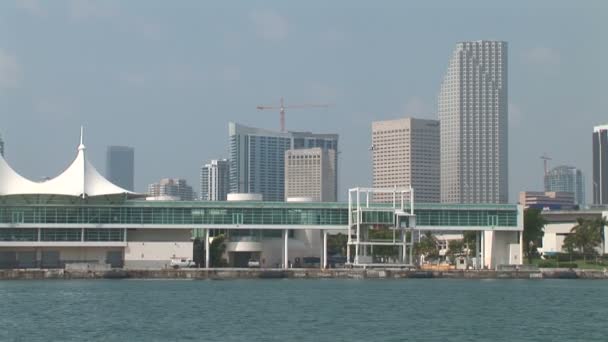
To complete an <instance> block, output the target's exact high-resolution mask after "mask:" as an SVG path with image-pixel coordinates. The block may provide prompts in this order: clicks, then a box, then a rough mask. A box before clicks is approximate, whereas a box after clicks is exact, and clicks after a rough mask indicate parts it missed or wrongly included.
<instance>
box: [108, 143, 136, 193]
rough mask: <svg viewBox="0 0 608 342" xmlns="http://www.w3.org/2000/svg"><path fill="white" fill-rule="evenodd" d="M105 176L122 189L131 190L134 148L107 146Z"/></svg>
mask: <svg viewBox="0 0 608 342" xmlns="http://www.w3.org/2000/svg"><path fill="white" fill-rule="evenodd" d="M106 178H107V179H108V180H109V181H110V182H112V183H114V184H116V185H118V186H120V187H121V188H123V189H127V190H129V191H133V189H134V183H135V181H134V179H135V150H134V149H133V147H129V146H108V149H107V150H106Z"/></svg>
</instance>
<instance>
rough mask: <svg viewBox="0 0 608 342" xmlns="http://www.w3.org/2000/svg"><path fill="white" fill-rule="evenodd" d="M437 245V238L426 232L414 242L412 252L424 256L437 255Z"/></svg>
mask: <svg viewBox="0 0 608 342" xmlns="http://www.w3.org/2000/svg"><path fill="white" fill-rule="evenodd" d="M437 245H438V243H437V238H436V237H435V236H434V235H433V234H432V233H431V232H426V233H425V234H424V236H422V238H421V239H420V242H417V243H415V244H414V253H415V254H416V255H418V256H424V257H425V258H428V257H437V256H439V248H438V247H437Z"/></svg>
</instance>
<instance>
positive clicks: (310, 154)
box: [285, 147, 337, 202]
mask: <svg viewBox="0 0 608 342" xmlns="http://www.w3.org/2000/svg"><path fill="white" fill-rule="evenodd" d="M335 154H336V151H335V150H327V149H322V148H320V147H315V148H308V149H299V150H287V151H285V199H286V200H287V199H288V198H294V197H304V198H308V199H310V200H312V201H314V202H336V201H337V198H336V186H337V184H336V164H335V161H336V158H335Z"/></svg>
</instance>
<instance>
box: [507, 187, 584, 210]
mask: <svg viewBox="0 0 608 342" xmlns="http://www.w3.org/2000/svg"><path fill="white" fill-rule="evenodd" d="M519 204H521V205H522V206H523V207H524V208H536V209H541V210H570V209H574V208H575V207H576V204H575V200H574V193H572V192H555V191H546V192H541V191H522V192H520V193H519Z"/></svg>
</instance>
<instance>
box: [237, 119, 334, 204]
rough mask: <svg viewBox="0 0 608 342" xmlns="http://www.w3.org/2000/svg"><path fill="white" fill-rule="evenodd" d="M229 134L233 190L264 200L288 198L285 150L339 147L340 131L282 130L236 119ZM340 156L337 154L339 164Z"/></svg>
mask: <svg viewBox="0 0 608 342" xmlns="http://www.w3.org/2000/svg"><path fill="white" fill-rule="evenodd" d="M228 134H229V138H230V192H233V193H257V194H262V196H263V198H264V200H265V201H283V200H284V198H285V151H287V150H290V149H302V148H312V147H320V148H322V149H333V150H334V151H337V150H338V135H337V134H313V133H310V132H286V133H281V132H273V131H270V130H265V129H260V128H253V127H247V126H243V125H240V124H237V123H233V122H231V123H229V125H228ZM337 158H338V157H337V153H336V156H335V162H336V165H338V164H337ZM336 169H337V168H336ZM336 183H337V175H336ZM336 196H337V190H336Z"/></svg>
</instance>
